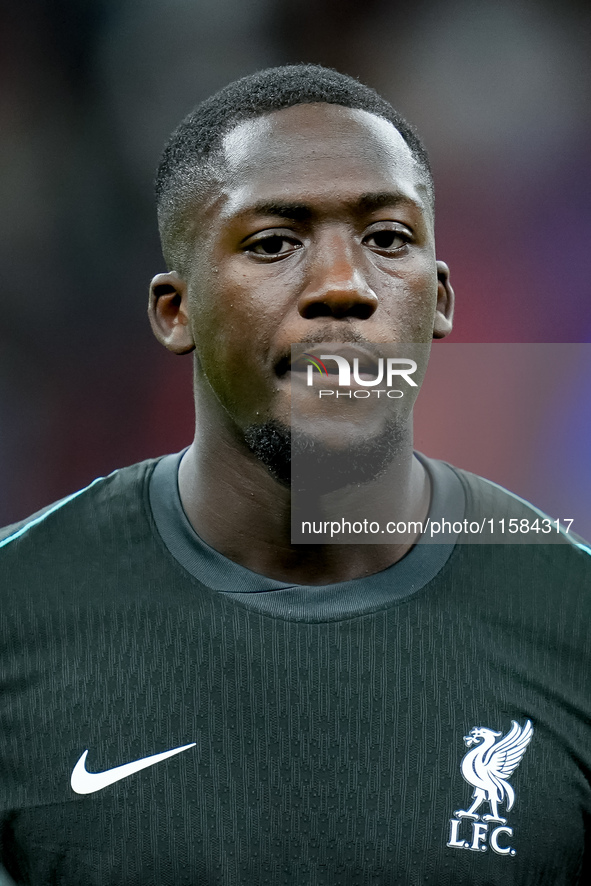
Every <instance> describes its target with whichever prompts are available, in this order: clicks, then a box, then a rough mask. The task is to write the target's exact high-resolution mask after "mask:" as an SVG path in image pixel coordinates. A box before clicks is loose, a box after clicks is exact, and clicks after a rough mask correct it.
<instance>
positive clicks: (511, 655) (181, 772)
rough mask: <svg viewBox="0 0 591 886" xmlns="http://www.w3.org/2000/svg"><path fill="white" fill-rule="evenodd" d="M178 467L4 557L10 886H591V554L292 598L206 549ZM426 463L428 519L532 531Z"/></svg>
mask: <svg viewBox="0 0 591 886" xmlns="http://www.w3.org/2000/svg"><path fill="white" fill-rule="evenodd" d="M178 461H179V456H169V457H167V458H165V459H162V460H157V461H155V462H154V461H152V462H146V463H143V464H140V465H135V466H133V467H131V468H127V469H124V470H121V471H117V472H115V473H114V474H111V475H110V476H109V477H107V478H105V479H101V480H99V481H96V482H95V483H94V484H92V485H91V486H90V487H88V488H87V489H86V490H83V491H81V492H80V493H76V494H75V495H73V496H70V497H69V498H67V499H65V500H63V501H62V502H59V503H58V504H57V505H55V506H52V507H50V508H48V509H46V510H45V511H44V512H42V513H40V514H39V515H37V516H36V517H34V518H32V519H31V520H29V521H24V522H23V523H22V524H18V525H16V526H14V527H11V528H10V529H8V530H7V531H6V532H5V533H4V538H3V541H0V590H1V598H2V602H1V607H2V608H1V611H0V628H1V630H0V636H1V637H2V652H1V655H0V730H1V731H0V845H1V855H0V858H1V859H2V862H3V864H4V866H5V868H6V870H7V871H8V872H9V874H10V875H11V876H12V878H13V879H14V881H15V882H16V883H30V884H35V886H44V884H50V883H51V884H55V883H59V884H64V886H70V884H72V886H73V884H76V886H80V884H85V886H93V884H97V886H98V884H100V886H110V884H113V886H114V884H117V886H123V884H125V886H135V884H138V886H139V884H142V886H146V884H151V883H154V884H156V883H157V884H159V886H160V884H162V886H164V884H171V886H172V884H174V886H182V884H187V886H188V884H191V886H194V884H199V886H201V884H203V886H210V884H216V886H218V884H219V886H230V884H232V886H234V884H249V886H252V884H263V883H270V884H283V883H287V884H305V886H316V884H318V886H320V884H327V886H328V884H330V886H337V884H347V886H353V884H380V886H382V884H383V886H386V884H387V886H391V884H395V883H396V884H398V883H400V884H433V886H448V884H449V886H452V884H453V886H467V884H470V886H474V884H487V886H489V884H490V886H493V884H503V886H507V884H542V883H548V884H553V886H556V884H567V883H568V884H573V883H581V884H583V883H586V882H588V879H587V878H588V877H589V873H591V867H590V865H591V861H590V856H591V838H590V833H589V831H590V828H591V786H590V778H591V685H590V680H589V665H590V663H591V640H590V634H589V624H590V622H591V618H590V615H591V557H590V556H589V549H588V548H587V547H586V546H585V545H584V544H583V543H580V544H574V543H572V542H571V541H569V540H568V539H566V538H563V537H562V536H557V537H556V538H555V539H554V538H553V541H554V542H555V543H554V544H546V543H540V544H529V543H528V544H516V545H510V544H495V545H481V544H466V543H464V541H465V539H463V537H462V536H460V537H459V538H458V539H457V540H456V541H454V540H453V539H448V540H447V541H446V543H445V544H429V543H425V544H418V545H416V546H415V547H414V548H413V549H412V550H411V551H410V552H409V553H408V554H407V556H406V557H404V558H403V559H402V560H401V561H400V562H399V563H397V564H395V565H394V566H392V567H390V568H389V569H386V570H384V571H383V572H380V573H377V574H376V575H373V576H370V577H368V578H367V579H358V580H356V581H351V582H343V583H340V584H337V585H331V586H327V587H318V586H310V587H303V586H293V585H288V584H286V583H282V582H276V581H273V580H270V579H268V578H265V577H263V576H258V575H256V574H255V573H252V572H250V571H249V570H247V569H244V568H243V567H241V566H239V565H238V564H236V563H232V562H231V561H229V560H227V559H226V558H224V557H222V555H220V554H219V553H217V552H216V551H213V550H212V549H211V548H210V547H208V546H207V545H205V544H204V542H202V541H201V540H200V539H198V537H197V536H196V535H195V533H194V532H193V530H192V528H191V526H190V524H189V523H188V521H187V519H186V517H185V516H184V514H183V512H182V507H181V505H180V500H179V497H178V489H177V486H176V469H177V466H178ZM423 461H424V464H425V465H426V467H427V469H428V470H429V472H430V474H431V479H432V484H433V490H434V492H433V500H432V503H431V511H430V517H431V518H433V519H435V518H436V517H437V515H438V514H439V515H443V514H444V513H445V514H446V515H450V516H451V515H453V516H454V518H457V520H462V519H468V520H474V521H481V520H485V519H488V518H490V517H493V516H494V517H501V516H504V517H506V518H507V520H509V519H527V520H532V521H533V520H534V519H535V518H536V516H539V515H537V514H536V512H535V511H534V510H532V509H531V507H530V506H529V505H527V503H524V502H522V501H521V500H518V499H516V498H515V497H513V496H511V495H510V494H509V493H507V492H506V491H504V490H501V489H500V488H498V487H495V486H494V484H490V483H488V482H487V481H484V480H482V479H480V478H477V477H474V476H473V475H470V474H467V473H465V472H462V471H458V470H456V469H452V468H450V467H449V466H447V465H444V464H443V463H441V462H434V461H431V460H428V459H423ZM168 751H170V752H171V753H170V754H165V752H168ZM85 752H88V753H87V754H86V753H85ZM157 755H162V756H157ZM148 758H152V759H148ZM128 764H137V765H133V766H131V767H129V766H128ZM118 767H123V768H121V769H118ZM73 773H74V774H73ZM97 773H102V775H97ZM72 785H74V787H72Z"/></svg>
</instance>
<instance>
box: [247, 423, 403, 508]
mask: <svg viewBox="0 0 591 886" xmlns="http://www.w3.org/2000/svg"><path fill="white" fill-rule="evenodd" d="M404 436H405V424H404V423H403V422H401V420H400V418H399V417H392V418H390V419H389V420H388V421H387V422H386V423H385V425H384V428H383V431H382V432H381V433H380V434H379V435H376V436H373V437H370V438H366V439H365V440H362V441H361V442H359V441H357V442H355V443H352V444H350V445H348V446H347V445H346V446H344V447H342V448H339V449H335V448H334V447H328V446H326V444H324V443H323V441H322V440H319V439H318V438H317V437H314V436H312V435H308V434H305V433H302V432H301V431H297V432H295V433H292V431H291V429H290V428H289V427H288V426H287V425H284V424H281V423H280V422H277V421H269V422H267V423H265V424H262V425H251V426H250V427H249V428H247V429H246V431H245V434H244V439H245V441H246V444H247V446H248V448H249V449H250V450H251V452H252V453H254V455H255V456H256V457H257V458H258V459H259V460H260V461H261V462H262V463H263V464H264V465H265V466H266V467H267V468H268V470H269V471H270V473H271V474H272V475H273V477H275V479H276V480H278V481H279V482H280V483H282V484H284V485H285V486H289V485H290V483H291V484H292V488H293V489H294V490H296V491H298V492H313V493H315V494H317V495H321V494H324V493H328V492H333V491H335V490H337V489H342V488H344V487H346V486H351V485H359V484H364V483H369V482H370V481H372V480H375V479H377V478H378V477H380V476H381V475H382V474H383V473H384V472H385V471H386V469H387V468H388V467H389V466H390V464H391V463H392V462H393V460H394V459H395V458H396V456H397V455H399V453H400V447H401V444H402V441H403V440H404Z"/></svg>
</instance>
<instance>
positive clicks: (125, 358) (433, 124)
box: [0, 0, 591, 537]
mask: <svg viewBox="0 0 591 886" xmlns="http://www.w3.org/2000/svg"><path fill="white" fill-rule="evenodd" d="M590 38H591V7H589V6H588V4H586V3H584V2H583V0H580V2H575V0H563V2H562V3H560V4H556V3H554V2H544V0H497V2H488V0H484V2H478V0H476V2H474V0H455V2H454V0H451V2H435V0H431V2H429V0H416V2H414V3H412V4H406V3H405V4H402V3H398V2H395V0H364V2H363V3H359V2H354V0H298V2H297V3H283V2H278V0H241V2H238V0H141V2H139V0H136V2H131V0H27V2H25V3H22V4H17V3H4V4H2V6H1V7H0V66H1V83H2V86H1V94H0V152H1V153H0V157H1V160H0V193H1V202H2V213H1V214H0V258H1V262H2V286H1V296H0V299H1V301H0V525H2V524H5V523H9V522H12V521H14V520H17V519H20V518H22V517H24V516H26V515H27V514H28V513H31V512H32V511H34V510H36V509H38V508H39V507H41V506H43V505H44V504H46V503H48V502H49V501H51V500H54V499H57V498H59V497H61V496H63V495H66V494H67V493H69V492H71V491H73V490H75V489H77V488H79V487H81V486H83V485H85V484H86V483H88V482H89V481H90V480H92V479H93V478H94V477H95V476H97V475H100V474H104V473H108V472H110V471H111V470H113V469H114V468H116V467H120V466H123V465H125V464H129V463H132V462H134V461H138V460H141V459H143V458H146V457H149V456H153V455H158V454H161V453H164V452H167V451H174V450H178V449H180V448H182V447H183V446H184V445H186V443H188V442H189V441H190V438H191V433H192V425H193V415H192V409H191V393H190V384H191V361H190V360H181V359H179V358H174V357H172V356H170V355H169V354H167V353H166V352H165V351H164V350H163V349H161V348H160V347H159V346H158V345H157V344H156V342H155V341H154V340H153V339H152V337H151V333H150V330H149V327H148V324H147V320H146V318H145V306H146V295H147V286H148V282H149V280H150V278H151V276H152V275H153V274H154V273H156V272H158V271H160V270H162V269H163V261H162V258H161V255H160V250H159V245H158V237H157V230H156V221H155V212H154V207H153V197H152V179H153V174H154V169H155V166H156V164H157V161H158V157H159V154H160V151H161V149H162V146H163V143H164V141H165V139H166V137H167V135H168V133H169V132H170V131H171V129H172V128H174V126H175V125H176V124H177V123H178V122H179V121H180V119H181V118H182V117H183V116H184V115H185V114H186V113H187V112H188V111H189V110H190V108H191V107H192V106H193V105H194V104H196V103H197V102H198V101H200V100H201V99H203V98H205V97H206V96H207V95H209V94H210V93H211V92H213V91H215V90H216V89H218V88H219V87H221V86H223V85H224V84H225V83H227V82H228V81H229V80H231V79H234V78H236V77H239V76H242V75H244V74H247V73H250V72H252V71H255V70H257V69H259V68H262V67H266V66H269V65H276V64H285V63H291V62H298V61H312V62H318V63H322V64H327V65H331V66H334V67H336V68H338V69H339V70H341V71H343V72H345V73H349V74H352V75H354V76H358V77H359V78H360V79H362V80H363V81H364V82H366V83H368V84H369V85H371V86H374V87H375V88H376V89H378V90H379V91H381V92H382V93H383V94H384V95H385V96H387V97H388V98H389V99H390V100H391V101H392V103H393V104H394V105H395V106H396V107H397V108H398V109H399V110H401V111H402V113H403V114H405V115H406V116H407V117H408V118H409V119H410V120H411V121H413V122H414V123H415V124H416V126H417V127H418V129H419V131H420V132H421V134H422V136H423V137H424V139H425V141H426V144H427V147H428V148H429V150H430V153H431V156H432V161H433V166H434V172H435V180H436V186H437V201H438V206H437V237H438V255H439V257H440V258H443V259H444V260H445V261H447V262H448V264H449V265H450V267H451V269H452V282H453V284H454V287H455V289H456V294H457V299H458V304H457V313H456V331H455V332H454V335H453V337H452V338H451V339H450V340H449V343H447V342H443V343H438V344H436V345H435V347H434V365H433V367H432V372H431V375H430V376H429V387H428V388H427V389H426V390H425V392H424V396H423V398H422V399H421V401H420V407H419V410H418V413H419V414H418V417H417V445H418V448H420V449H422V451H424V452H426V453H427V454H429V455H433V456H439V457H443V458H447V459H448V460H451V461H452V462H455V463H457V464H459V465H461V466H463V467H467V468H469V469H471V470H475V471H478V472H479V473H482V474H483V475H484V476H487V477H490V478H491V479H493V480H495V481H497V482H499V483H501V484H503V485H507V486H509V487H510V488H512V489H514V490H515V491H516V492H518V493H519V494H521V495H525V496H526V497H529V498H531V499H532V500H533V501H534V502H535V503H536V504H538V505H539V506H540V507H542V508H544V509H546V510H548V511H549V512H550V513H551V514H552V515H553V516H559V517H571V518H572V517H574V518H575V523H574V527H573V528H574V529H575V530H576V531H578V532H579V533H580V534H582V535H583V536H587V537H591V514H590V509H589V501H590V500H591V458H590V454H591V388H590V377H591V345H582V344H579V345H577V346H575V345H574V343H585V342H590V341H591V298H590V289H591V287H590V282H589V281H590V280H591V247H590V243H591V212H590V209H589V207H590V205H591V194H590V190H591V188H590V185H591V164H590V162H589V158H590V156H591V114H590V108H591V102H590V92H591V89H590V86H591V56H590V54H589V51H588V47H589V45H591V39H590ZM454 342H455V343H457V347H455V346H454V347H452V344H453V343H454ZM496 342H500V343H513V344H512V345H511V346H510V347H509V346H507V347H506V348H505V349H504V350H501V351H498V349H496V350H495V349H493V350H491V343H496ZM556 342H559V343H567V344H571V345H572V346H571V347H567V348H565V347H564V345H563V346H562V347H561V348H559V349H558V350H556V349H552V348H551V349H549V350H548V349H547V348H544V347H543V343H556ZM470 343H487V344H486V346H484V345H483V346H482V347H481V348H480V349H477V350H476V351H475V350H474V346H473V345H472V344H470ZM516 343H535V347H534V346H533V345H530V346H529V347H528V348H525V347H518V346H517V344H516ZM532 347H533V350H532ZM446 349H450V350H446ZM493 353H494V354H497V356H498V354H499V353H500V354H501V355H502V360H503V363H502V366H503V369H502V371H501V370H500V369H499V363H498V360H497V361H496V362H495V361H494V360H492V356H491V355H493ZM462 354H463V355H464V357H468V358H469V361H468V363H467V364H466V363H464V364H461V365H460V363H459V362H457V361H461V359H463V357H461V355H462ZM454 355H458V356H454ZM481 356H482V359H481ZM491 360H492V362H491ZM470 361H471V362H470ZM511 361H513V363H511ZM466 365H467V366H470V365H472V366H474V365H477V366H478V371H476V369H475V370H474V372H473V373H470V372H468V373H467V372H466V369H465V367H466ZM462 366H463V367H464V368H463V369H462ZM453 372H455V376H453V377H454V379H456V380H457V379H459V378H462V382H461V383H459V382H458V383H455V382H454V383H453V384H451V383H450V373H452V375H453ZM479 373H480V374H479ZM516 379H519V384H517V385H516ZM526 382H527V384H526ZM503 385H504V387H503Z"/></svg>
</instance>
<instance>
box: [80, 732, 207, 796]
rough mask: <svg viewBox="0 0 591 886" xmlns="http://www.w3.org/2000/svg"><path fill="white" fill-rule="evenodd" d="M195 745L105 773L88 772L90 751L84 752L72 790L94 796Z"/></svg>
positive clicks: (137, 761) (154, 755)
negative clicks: (87, 765)
mask: <svg viewBox="0 0 591 886" xmlns="http://www.w3.org/2000/svg"><path fill="white" fill-rule="evenodd" d="M195 744H196V742H192V744H185V745H183V746H182V748H173V749H172V751H164V752H163V753H162V754H153V755H152V756H151V757H144V758H143V759H141V760H134V761H133V762H131V763H124V764H123V766H116V767H115V768H114V769H107V770H106V771H105V772H88V771H87V769H86V765H85V764H86V757H87V756H88V751H84V753H83V754H82V756H81V757H80V759H79V760H78V762H77V763H76V765H75V766H74V771H73V772H72V778H71V779H70V784H71V785H72V790H73V791H76V793H77V794H94V792H95V791H102V789H103V788H106V787H108V786H109V785H110V784H115V782H116V781H121V779H122V778H127V777H128V775H133V774H134V772H139V771H140V769H146V768H147V767H148V766H153V765H154V764H155V763H159V762H160V761H161V760H166V759H167V757H173V756H174V755H175V754H180V753H181V752H182V751H187V750H188V749H189V748H194V747H195Z"/></svg>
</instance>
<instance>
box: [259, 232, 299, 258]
mask: <svg viewBox="0 0 591 886" xmlns="http://www.w3.org/2000/svg"><path fill="white" fill-rule="evenodd" d="M299 246H300V244H299V243H297V242H296V241H295V240H289V239H288V238H287V237H282V236H280V235H279V234H272V235H271V236H270V237H263V238H262V239H261V240H257V241H256V242H255V243H251V244H250V246H249V247H248V251H249V252H253V253H254V254H255V255H287V254H288V253H290V252H295V250H296V249H298V248H299Z"/></svg>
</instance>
